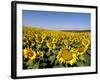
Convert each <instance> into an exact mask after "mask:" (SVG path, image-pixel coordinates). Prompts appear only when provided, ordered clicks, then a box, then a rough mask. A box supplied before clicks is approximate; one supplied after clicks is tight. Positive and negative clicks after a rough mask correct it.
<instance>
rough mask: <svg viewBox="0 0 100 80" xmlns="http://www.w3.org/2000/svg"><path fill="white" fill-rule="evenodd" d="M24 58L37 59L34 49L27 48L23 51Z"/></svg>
mask: <svg viewBox="0 0 100 80" xmlns="http://www.w3.org/2000/svg"><path fill="white" fill-rule="evenodd" d="M23 53H24V58H28V59H30V60H34V59H35V58H36V56H37V55H36V52H35V51H33V50H32V49H29V48H26V49H24V50H23Z"/></svg>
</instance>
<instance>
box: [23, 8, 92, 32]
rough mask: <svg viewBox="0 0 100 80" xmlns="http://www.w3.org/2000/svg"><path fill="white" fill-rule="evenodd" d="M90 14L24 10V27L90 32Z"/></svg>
mask: <svg viewBox="0 0 100 80" xmlns="http://www.w3.org/2000/svg"><path fill="white" fill-rule="evenodd" d="M90 20H91V14H90V13H75V12H51V11H34V10H23V12H22V24H23V26H32V27H39V28H45V29H51V30H90V26H91V25H90V24H91V23H90V22H91V21H90Z"/></svg>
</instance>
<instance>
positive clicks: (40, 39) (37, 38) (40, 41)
mask: <svg viewBox="0 0 100 80" xmlns="http://www.w3.org/2000/svg"><path fill="white" fill-rule="evenodd" d="M35 40H36V42H37V43H43V41H44V40H43V38H42V37H41V36H36V37H35Z"/></svg>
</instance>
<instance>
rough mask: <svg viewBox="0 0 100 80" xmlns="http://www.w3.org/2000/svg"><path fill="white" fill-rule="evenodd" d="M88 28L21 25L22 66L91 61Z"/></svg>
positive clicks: (50, 66) (74, 65) (45, 66)
mask: <svg viewBox="0 0 100 80" xmlns="http://www.w3.org/2000/svg"><path fill="white" fill-rule="evenodd" d="M90 34H91V31H90V30H48V29H41V28H36V27H25V26H24V27H23V69H36V68H39V69H40V68H58V67H81V66H90V65H91V53H90V52H91V50H90V49H91V45H90V44H91V35H90Z"/></svg>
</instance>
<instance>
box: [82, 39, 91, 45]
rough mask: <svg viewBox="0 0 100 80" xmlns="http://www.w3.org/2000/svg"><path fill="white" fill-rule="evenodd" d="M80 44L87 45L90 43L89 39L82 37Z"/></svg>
mask: <svg viewBox="0 0 100 80" xmlns="http://www.w3.org/2000/svg"><path fill="white" fill-rule="evenodd" d="M82 44H83V45H84V46H88V45H89V44H90V40H89V39H83V40H82Z"/></svg>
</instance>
